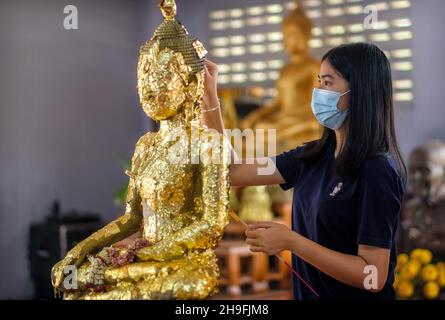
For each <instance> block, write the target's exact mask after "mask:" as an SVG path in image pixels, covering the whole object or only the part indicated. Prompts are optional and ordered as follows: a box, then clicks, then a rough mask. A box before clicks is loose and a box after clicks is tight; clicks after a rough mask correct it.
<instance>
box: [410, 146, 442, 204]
mask: <svg viewBox="0 0 445 320" xmlns="http://www.w3.org/2000/svg"><path fill="white" fill-rule="evenodd" d="M409 173H410V175H409V177H410V186H411V189H412V192H413V194H414V196H415V197H418V198H420V199H422V200H423V201H424V202H425V203H426V204H427V205H434V204H436V203H437V202H439V201H441V200H444V199H445V144H444V143H442V142H441V141H438V140H432V141H428V142H426V143H425V144H423V145H421V146H419V147H417V148H415V149H414V150H413V151H412V153H411V155H410V158H409Z"/></svg>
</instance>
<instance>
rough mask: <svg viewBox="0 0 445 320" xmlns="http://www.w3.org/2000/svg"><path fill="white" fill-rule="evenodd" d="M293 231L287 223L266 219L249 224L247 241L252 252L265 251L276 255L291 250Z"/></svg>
mask: <svg viewBox="0 0 445 320" xmlns="http://www.w3.org/2000/svg"><path fill="white" fill-rule="evenodd" d="M293 233H294V232H293V231H292V230H290V229H289V228H288V227H287V226H286V225H284V224H281V223H277V222H271V221H264V222H256V223H252V224H249V229H247V230H246V236H247V239H246V243H247V244H248V245H249V246H250V251H252V252H265V253H267V254H268V255H274V254H277V253H279V252H280V251H283V250H289V248H290V243H291V241H292V236H293Z"/></svg>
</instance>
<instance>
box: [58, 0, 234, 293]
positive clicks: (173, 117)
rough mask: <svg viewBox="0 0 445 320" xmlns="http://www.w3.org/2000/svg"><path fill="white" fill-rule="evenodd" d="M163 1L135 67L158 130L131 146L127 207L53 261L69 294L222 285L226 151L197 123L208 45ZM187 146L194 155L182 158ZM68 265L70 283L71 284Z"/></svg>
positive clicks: (206, 288)
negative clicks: (72, 270)
mask: <svg viewBox="0 0 445 320" xmlns="http://www.w3.org/2000/svg"><path fill="white" fill-rule="evenodd" d="M160 8H161V10H162V13H163V15H164V17H165V19H164V21H163V22H162V23H161V25H160V26H159V27H158V28H157V29H156V31H155V34H154V36H153V37H152V38H151V39H150V40H149V41H147V42H146V43H145V44H144V45H143V46H142V47H141V49H140V56H139V63H138V72H137V76H138V94H139V97H140V102H141V105H142V108H143V109H144V111H145V112H146V113H147V114H148V116H150V117H151V118H153V119H154V120H157V121H160V129H159V131H158V132H148V133H146V134H145V135H144V136H142V137H141V138H140V139H139V141H138V142H137V143H136V147H135V151H134V155H133V157H132V161H131V170H130V172H127V174H128V175H129V185H128V193H127V199H126V209H125V213H124V214H123V215H122V216H120V217H119V218H117V219H116V220H115V221H112V222H111V223H109V224H108V225H106V226H105V227H103V228H102V229H100V230H99V231H97V232H95V233H94V234H92V235H91V236H89V237H88V238H86V239H85V240H83V241H81V242H80V243H79V244H78V245H76V246H75V247H74V248H73V249H71V250H70V251H69V252H68V254H67V255H66V257H65V258H64V259H63V260H61V261H60V262H58V263H57V264H56V265H55V266H54V267H53V269H52V283H53V286H54V287H55V289H57V290H62V291H63V292H64V298H65V299H93V300H102V299H106V300H108V299H207V298H209V297H210V296H211V295H212V294H214V293H216V292H217V290H218V286H217V284H218V277H219V269H218V266H217V263H216V256H215V254H214V252H213V248H214V247H215V246H216V245H217V243H218V241H219V240H220V239H221V237H222V235H223V230H224V228H225V226H226V224H227V223H228V209H229V189H230V181H229V161H227V162H225V160H227V159H230V155H229V156H227V154H225V153H224V152H229V151H228V150H229V148H225V147H223V144H218V147H217V148H215V144H211V143H210V142H209V141H208V134H209V133H210V129H208V128H206V127H203V126H202V124H201V120H200V106H201V100H202V96H203V92H204V70H203V67H204V57H205V55H206V50H205V49H204V47H203V45H202V44H201V43H200V42H199V41H198V40H197V39H195V38H193V37H191V36H189V35H188V32H187V30H186V29H185V27H184V26H183V25H182V24H181V23H180V22H178V21H177V20H176V18H175V16H176V4H175V1H173V0H164V1H162V2H161V3H160ZM212 134H214V133H212ZM193 135H195V138H196V137H197V139H193V137H192V136H193ZM184 137H185V138H186V139H183V138H184ZM181 138H182V139H181ZM219 138H222V136H219ZM189 141H192V142H191V143H189V144H187V142H189ZM190 145H191V146H190ZM184 150H186V151H185V152H184ZM193 150H195V151H196V152H197V153H199V156H200V159H199V160H200V161H194V160H192V161H182V160H184V158H187V159H191V158H192V157H193ZM177 153H180V154H181V156H182V157H181V156H180V157H177ZM184 154H185V156H184ZM215 155H218V156H220V160H221V161H219V162H218V161H210V160H209V159H210V158H211V159H212V160H214V159H215V158H214V156H215ZM221 155H222V156H221ZM224 155H225V157H224ZM188 157H190V158H188ZM227 157H228V158H227ZM178 159H179V160H181V161H178ZM195 160H196V159H195ZM128 237H130V238H128ZM138 237H142V238H141V239H137V240H136V241H130V243H131V245H126V246H123V247H122V246H117V244H118V243H122V240H123V239H134V238H138ZM124 242H125V241H124ZM85 258H88V260H89V261H85V260H86V259H85ZM73 265H74V266H76V267H77V279H76V280H77V281H76V286H74V287H71V288H67V286H66V285H65V280H66V277H67V275H66V273H65V272H66V267H68V266H73ZM96 280H97V281H96ZM97 283H100V286H96V284H97Z"/></svg>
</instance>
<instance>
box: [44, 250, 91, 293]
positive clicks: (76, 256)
mask: <svg viewBox="0 0 445 320" xmlns="http://www.w3.org/2000/svg"><path fill="white" fill-rule="evenodd" d="M85 257H86V254H85V253H83V252H81V250H80V248H79V247H74V248H73V249H72V250H70V251H69V252H68V254H67V255H66V256H65V258H63V259H62V260H60V261H59V262H58V263H56V264H55V265H54V266H53V268H52V269H51V282H52V284H53V287H54V288H55V289H60V290H63V289H64V288H63V286H62V283H63V279H64V278H65V272H64V271H65V270H66V268H67V267H69V266H75V267H76V268H77V267H78V266H80V264H81V263H82V262H83V260H84V259H85Z"/></svg>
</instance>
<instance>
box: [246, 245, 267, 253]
mask: <svg viewBox="0 0 445 320" xmlns="http://www.w3.org/2000/svg"><path fill="white" fill-rule="evenodd" d="M249 250H250V251H252V252H266V250H265V249H264V248H262V247H256V246H250V247H249Z"/></svg>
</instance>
